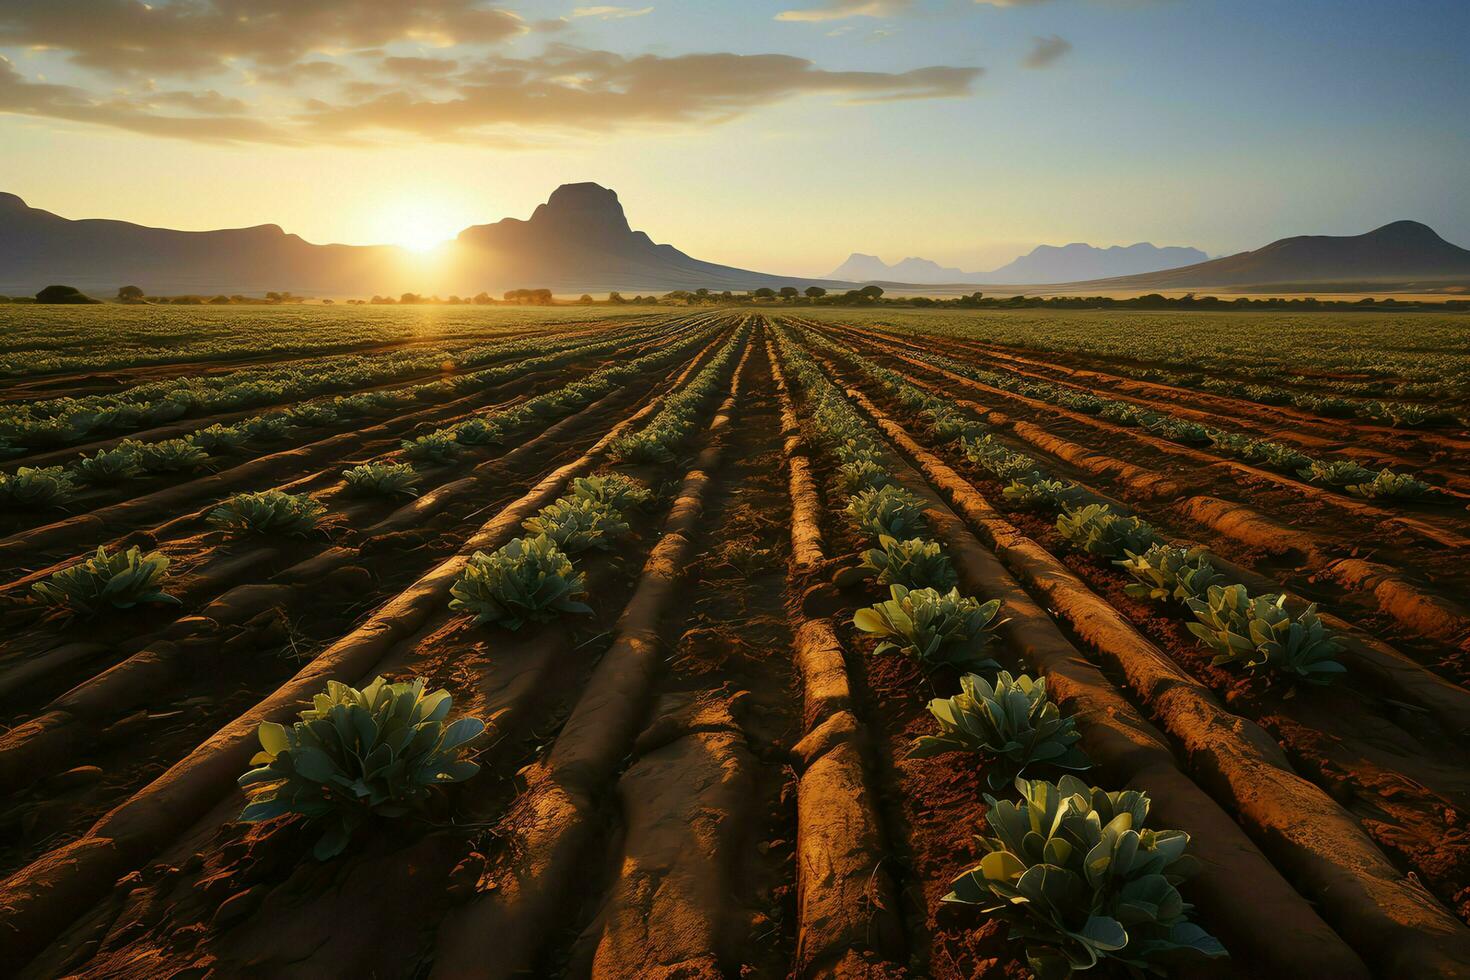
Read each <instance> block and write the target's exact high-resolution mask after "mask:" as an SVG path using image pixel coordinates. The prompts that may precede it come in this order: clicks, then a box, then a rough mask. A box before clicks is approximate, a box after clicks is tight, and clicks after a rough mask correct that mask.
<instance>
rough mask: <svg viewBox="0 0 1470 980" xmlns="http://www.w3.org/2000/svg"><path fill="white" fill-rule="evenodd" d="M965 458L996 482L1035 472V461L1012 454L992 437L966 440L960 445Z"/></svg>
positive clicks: (1019, 454) (1016, 453)
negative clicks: (991, 476) (992, 477)
mask: <svg viewBox="0 0 1470 980" xmlns="http://www.w3.org/2000/svg"><path fill="white" fill-rule="evenodd" d="M961 445H962V447H963V450H964V453H965V458H967V459H968V460H969V461H970V462H972V463H974V464H975V465H976V466H979V467H980V468H981V469H983V470H985V471H987V472H988V473H990V474H991V475H993V476H994V477H995V478H996V479H998V480H1012V479H1015V478H1017V477H1021V476H1024V475H1025V474H1027V473H1031V472H1033V471H1034V470H1036V468H1037V467H1036V460H1034V459H1032V458H1031V457H1030V456H1027V455H1026V454H1025V453H1018V452H1013V451H1012V450H1010V449H1009V448H1007V447H1006V446H1003V445H1001V444H1000V443H998V442H996V441H995V439H994V437H992V436H988V435H987V436H982V437H981V438H979V439H966V440H965V441H964V442H963V443H962V444H961Z"/></svg>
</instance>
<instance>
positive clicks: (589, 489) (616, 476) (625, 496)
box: [572, 473, 653, 513]
mask: <svg viewBox="0 0 1470 980" xmlns="http://www.w3.org/2000/svg"><path fill="white" fill-rule="evenodd" d="M572 494H573V495H574V496H577V497H580V498H581V499H583V500H590V501H592V502H594V503H599V504H605V505H606V506H608V507H610V508H612V509H613V510H615V511H618V512H619V513H622V512H623V511H626V510H628V509H629V508H630V507H643V506H646V505H647V504H648V503H649V501H651V500H653V491H651V490H649V489H648V488H647V487H645V486H644V485H643V484H641V483H639V482H638V481H637V480H633V479H630V478H629V477H626V476H623V475H622V474H621V473H605V474H601V475H598V476H581V477H578V478H577V479H575V480H573V481H572Z"/></svg>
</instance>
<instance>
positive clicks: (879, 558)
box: [863, 534, 958, 592]
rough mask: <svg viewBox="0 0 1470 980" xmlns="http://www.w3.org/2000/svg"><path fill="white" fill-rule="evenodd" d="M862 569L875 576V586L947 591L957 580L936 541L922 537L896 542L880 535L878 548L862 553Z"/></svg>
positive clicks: (952, 567)
mask: <svg viewBox="0 0 1470 980" xmlns="http://www.w3.org/2000/svg"><path fill="white" fill-rule="evenodd" d="M863 567H864V568H866V569H869V570H870V571H873V572H876V573H877V576H878V584H879V585H902V586H904V587H906V588H909V589H937V590H938V591H940V592H947V591H948V590H950V589H952V588H954V587H955V583H956V582H957V581H958V579H957V577H956V576H955V571H954V566H953V565H951V564H950V563H949V558H948V557H947V556H946V555H945V554H944V551H943V550H942V549H941V548H940V547H939V542H937V541H926V540H924V539H923V538H908V539H907V540H904V541H899V540H898V539H896V538H892V537H889V536H888V535H886V534H884V535H881V536H880V537H879V538H878V547H876V548H869V549H868V550H867V551H865V552H863Z"/></svg>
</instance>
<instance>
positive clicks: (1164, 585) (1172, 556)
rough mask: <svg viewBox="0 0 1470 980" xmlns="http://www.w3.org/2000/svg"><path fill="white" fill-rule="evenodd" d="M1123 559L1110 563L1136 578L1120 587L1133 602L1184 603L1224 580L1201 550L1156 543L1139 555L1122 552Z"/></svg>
mask: <svg viewBox="0 0 1470 980" xmlns="http://www.w3.org/2000/svg"><path fill="white" fill-rule="evenodd" d="M1126 554H1127V555H1128V557H1127V558H1124V559H1121V560H1119V561H1115V562H1113V564H1115V565H1117V566H1118V567H1120V568H1122V569H1123V570H1124V571H1126V572H1127V573H1128V574H1129V575H1132V576H1133V577H1134V578H1136V579H1138V581H1137V582H1134V583H1132V584H1130V585H1127V586H1125V587H1124V589H1123V591H1125V592H1127V593H1128V594H1129V595H1130V596H1132V597H1133V598H1135V599H1153V600H1155V601H1163V600H1166V599H1173V600H1176V601H1178V602H1186V601H1188V600H1190V599H1198V598H1199V597H1200V596H1203V595H1205V594H1206V593H1208V591H1209V589H1210V586H1212V585H1216V584H1218V583H1219V582H1221V581H1223V580H1224V578H1225V577H1224V576H1223V575H1221V574H1220V573H1219V572H1217V571H1215V566H1214V565H1212V564H1210V560H1209V558H1207V557H1205V556H1206V551H1205V549H1204V548H1179V547H1175V546H1174V545H1168V544H1162V543H1160V544H1156V545H1154V546H1153V547H1152V548H1149V549H1148V550H1147V551H1145V552H1143V554H1135V553H1134V552H1131V551H1129V552H1126Z"/></svg>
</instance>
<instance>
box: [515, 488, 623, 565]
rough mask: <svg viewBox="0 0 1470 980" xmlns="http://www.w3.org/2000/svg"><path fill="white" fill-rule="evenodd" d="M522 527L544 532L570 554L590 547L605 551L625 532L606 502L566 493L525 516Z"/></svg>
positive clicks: (534, 531) (620, 518)
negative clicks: (528, 516) (533, 514)
mask: <svg viewBox="0 0 1470 980" xmlns="http://www.w3.org/2000/svg"><path fill="white" fill-rule="evenodd" d="M521 527H523V528H525V529H526V530H527V531H528V532H530V533H531V534H544V535H546V536H547V537H548V538H550V539H551V540H553V541H555V542H556V546H557V547H558V548H560V549H561V550H562V551H565V552H566V553H567V554H569V555H575V554H578V553H580V552H583V551H586V550H587V549H589V548H600V549H602V550H604V551H605V550H607V549H608V548H611V547H612V544H613V541H614V539H616V538H620V537H622V536H623V535H625V534H627V533H628V531H629V528H628V524H627V522H626V521H624V520H623V515H621V514H619V513H618V512H617V511H615V510H613V509H612V508H611V507H609V506H608V505H607V504H604V503H601V502H600V501H596V500H588V499H587V498H586V497H577V496H567V497H563V498H562V499H560V500H557V501H555V502H553V503H550V504H547V505H546V506H545V507H542V508H541V510H539V511H538V512H537V513H536V516H535V517H531V518H528V519H526V520H525V521H524V522H523V523H522V524H521Z"/></svg>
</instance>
